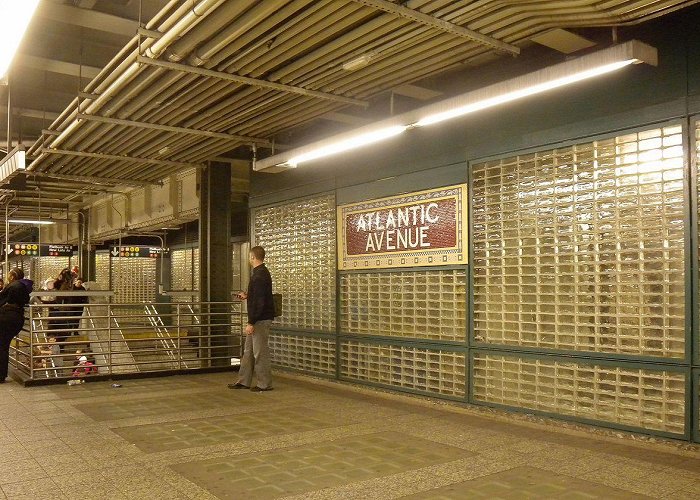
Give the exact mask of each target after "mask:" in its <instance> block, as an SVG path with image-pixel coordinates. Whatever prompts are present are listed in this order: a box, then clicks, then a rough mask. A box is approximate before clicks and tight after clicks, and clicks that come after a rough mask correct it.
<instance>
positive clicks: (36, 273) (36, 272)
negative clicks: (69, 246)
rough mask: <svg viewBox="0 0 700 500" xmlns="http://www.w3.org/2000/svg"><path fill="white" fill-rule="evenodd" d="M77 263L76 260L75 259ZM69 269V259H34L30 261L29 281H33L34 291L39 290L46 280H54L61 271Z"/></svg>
mask: <svg viewBox="0 0 700 500" xmlns="http://www.w3.org/2000/svg"><path fill="white" fill-rule="evenodd" d="M76 262H77V259H76ZM67 267H68V268H70V267H71V261H70V257H34V258H32V259H31V266H30V272H29V279H31V280H32V281H34V290H39V289H41V287H42V285H43V284H44V281H45V280H46V279H47V278H52V279H56V278H58V275H59V274H60V273H61V271H62V270H63V269H65V268H67Z"/></svg>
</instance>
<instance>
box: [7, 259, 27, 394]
mask: <svg viewBox="0 0 700 500" xmlns="http://www.w3.org/2000/svg"><path fill="white" fill-rule="evenodd" d="M7 281H8V284H7V286H6V287H5V288H3V290H2V291H0V384H4V383H5V379H6V378H7V371H8V365H9V361H10V344H11V343H12V339H13V338H15V337H16V336H17V334H18V333H19V332H20V331H21V330H22V326H24V307H25V306H26V305H27V304H28V303H29V290H28V289H27V284H26V281H29V280H24V271H22V270H21V269H19V268H17V267H15V268H13V269H12V270H11V271H10V272H9V273H8V275H7ZM30 283H31V282H30Z"/></svg>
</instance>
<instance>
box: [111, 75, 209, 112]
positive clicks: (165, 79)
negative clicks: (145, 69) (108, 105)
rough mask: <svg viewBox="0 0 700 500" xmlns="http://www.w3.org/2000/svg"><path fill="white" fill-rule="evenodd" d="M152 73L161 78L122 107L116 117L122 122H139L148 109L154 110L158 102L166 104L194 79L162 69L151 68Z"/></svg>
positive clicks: (191, 76) (190, 76)
mask: <svg viewBox="0 0 700 500" xmlns="http://www.w3.org/2000/svg"><path fill="white" fill-rule="evenodd" d="M153 69H154V70H156V71H154V73H157V74H160V75H161V78H160V79H159V80H155V81H154V82H152V84H151V86H150V87H149V88H148V89H146V90H144V91H143V92H142V93H140V94H139V95H137V96H136V97H135V98H134V99H131V100H130V101H129V102H127V103H126V104H125V105H124V106H122V107H121V108H120V109H119V111H118V113H117V117H118V118H121V119H123V120H140V119H141V118H142V117H143V116H144V115H145V114H146V113H147V112H148V111H149V110H150V109H152V108H153V109H155V108H156V107H157V106H158V102H161V103H162V102H167V101H168V100H169V99H170V98H171V97H172V95H173V94H177V93H180V91H181V90H183V89H186V88H187V87H188V86H189V85H190V84H191V83H192V82H193V81H194V80H195V79H196V78H195V77H194V75H185V74H184V73H177V72H173V71H167V70H166V69H163V68H153Z"/></svg>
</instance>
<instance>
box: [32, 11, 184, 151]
mask: <svg viewBox="0 0 700 500" xmlns="http://www.w3.org/2000/svg"><path fill="white" fill-rule="evenodd" d="M178 3H179V0H171V1H170V2H168V4H166V5H165V7H163V8H162V9H161V10H160V11H159V12H158V13H157V14H156V15H155V16H154V17H153V19H152V20H151V21H150V22H149V23H147V24H146V27H147V28H152V27H153V26H155V25H156V24H157V23H158V22H159V21H160V20H161V19H162V18H163V17H165V16H166V15H167V13H168V12H170V11H171V10H172V8H173V7H174V6H175V5H176V4H178ZM177 15H178V13H177V12H176V13H175V14H174V16H177ZM167 26H168V22H167V21H166V22H164V23H163V25H162V26H161V27H160V29H165V28H166V27H167ZM137 44H138V36H134V37H133V38H132V39H131V40H130V41H129V42H128V43H127V44H126V45H125V46H124V48H122V49H121V50H120V51H119V52H118V53H117V55H116V56H114V57H113V58H112V59H111V60H110V61H109V62H108V63H107V64H106V65H105V66H104V68H103V69H102V70H101V71H100V72H99V73H98V75H97V76H96V77H95V78H93V79H92V81H90V82H89V83H88V84H87V85H86V86H85V91H86V92H93V91H95V88H96V87H97V86H98V85H99V84H105V83H106V82H108V81H109V78H110V77H115V76H116V74H117V73H118V72H119V67H120V66H124V65H125V64H127V62H128V60H127V61H125V60H124V59H125V58H126V57H127V55H128V54H129V53H130V52H132V51H134V50H136V48H137ZM78 102H79V100H78V99H77V98H76V99H74V100H73V101H72V102H71V104H70V105H69V106H68V107H67V108H66V109H65V110H64V111H63V112H62V113H61V115H59V117H58V118H57V119H56V120H54V122H53V123H52V125H51V127H50V128H51V129H52V130H61V131H62V130H63V128H61V127H60V125H59V124H62V122H64V121H65V120H67V119H68V118H69V117H68V115H71V114H72V115H74V114H75V113H76V110H77V107H78ZM38 147H41V144H39V141H37V143H35V144H34V145H33V146H32V150H34V149H37V148H38Z"/></svg>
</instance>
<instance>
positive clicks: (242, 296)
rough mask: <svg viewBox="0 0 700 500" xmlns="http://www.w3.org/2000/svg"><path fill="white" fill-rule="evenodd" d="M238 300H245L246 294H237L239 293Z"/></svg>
mask: <svg viewBox="0 0 700 500" xmlns="http://www.w3.org/2000/svg"><path fill="white" fill-rule="evenodd" d="M238 298H239V299H241V300H245V299H247V298H248V294H247V293H245V292H239V293H238Z"/></svg>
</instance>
